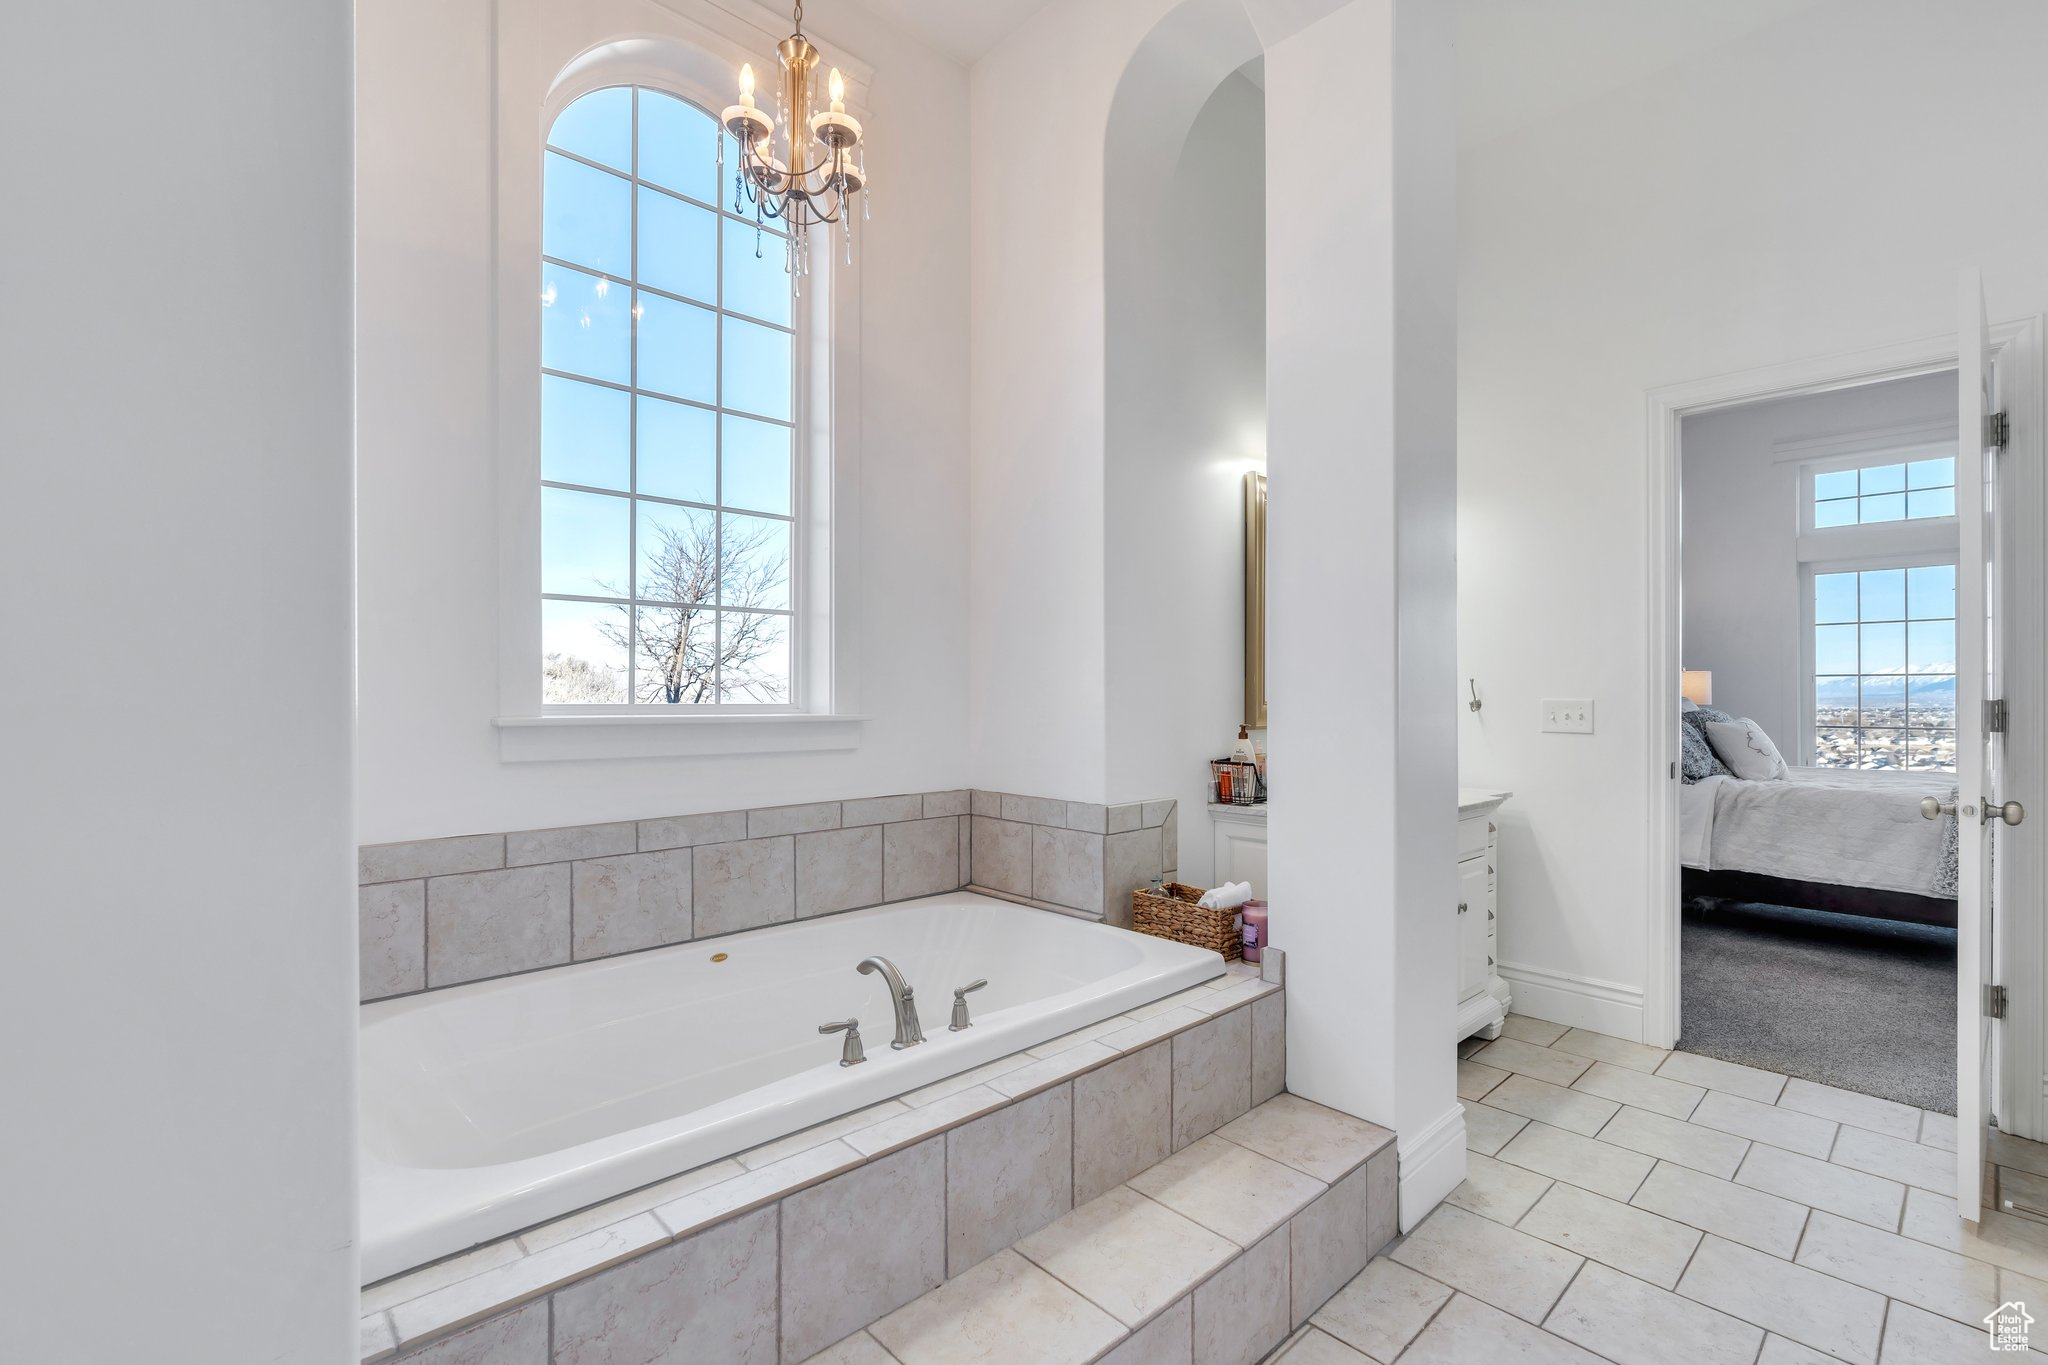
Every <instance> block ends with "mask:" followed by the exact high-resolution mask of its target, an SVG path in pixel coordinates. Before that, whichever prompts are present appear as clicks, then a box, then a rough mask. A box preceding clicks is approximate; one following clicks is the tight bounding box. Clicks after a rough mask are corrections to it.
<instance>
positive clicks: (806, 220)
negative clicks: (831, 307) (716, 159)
mask: <svg viewBox="0 0 2048 1365" xmlns="http://www.w3.org/2000/svg"><path fill="white" fill-rule="evenodd" d="M775 50H776V53H777V55H778V57H779V59H780V60H781V63H782V83H781V85H780V86H778V87H777V89H776V92H775V106H776V107H775V114H776V116H775V117H774V118H772V119H771V118H770V117H769V116H768V114H767V112H766V111H765V110H763V109H761V108H760V107H758V106H757V105H756V104H755V103H754V68H753V67H752V66H751V65H747V66H742V67H741V68H740V102H739V103H738V104H735V105H731V106H729V107H728V108H727V109H726V111H725V115H724V119H723V122H724V123H725V130H726V131H727V132H728V133H731V134H732V136H733V139H734V140H735V141H736V142H738V143H739V147H740V154H739V155H740V164H739V166H738V167H737V168H736V170H735V173H734V175H733V200H732V207H733V212H734V213H742V214H743V213H745V212H746V208H745V205H752V206H753V211H754V221H755V222H757V223H766V222H768V221H769V220H771V219H772V220H779V221H780V222H781V224H782V225H783V228H784V229H785V230H786V231H787V232H788V233H789V247H788V253H789V254H788V260H787V268H788V270H789V273H790V275H791V276H792V277H793V278H794V279H796V280H797V281H798V282H799V283H798V287H799V288H801V280H802V277H803V276H805V275H808V274H809V273H810V270H811V254H810V250H811V248H810V230H811V228H812V227H814V226H820V225H822V226H824V227H826V228H828V229H829V228H831V227H833V226H834V225H836V226H837V227H838V228H839V232H840V236H841V238H842V239H843V240H844V242H845V249H846V260H847V263H848V264H851V263H852V261H853V200H854V196H855V195H858V194H860V192H861V191H862V190H863V189H864V188H866V186H867V172H866V170H865V169H864V168H863V165H862V161H863V154H862V151H861V141H860V122H859V120H857V119H855V118H854V117H853V116H852V115H851V114H848V113H847V112H846V81H845V78H844V77H842V76H841V75H840V74H839V68H838V67H836V66H835V67H833V68H832V74H831V76H830V77H829V78H828V82H827V84H828V93H829V94H830V96H831V107H830V108H828V109H825V110H823V111H822V112H819V113H812V112H811V110H812V108H813V100H812V91H811V73H812V72H813V71H814V70H815V69H816V67H817V65H818V55H819V54H818V49H817V48H815V47H813V46H811V41H810V39H808V38H806V37H804V7H803V0H797V6H796V32H795V33H792V34H791V35H790V36H789V37H787V38H785V39H783V40H782V42H781V43H779V44H778V45H777V46H776V49H775ZM778 128H779V130H780V132H781V138H780V139H779V141H780V146H778V145H777V142H778V139H777V137H776V133H777V131H778ZM861 216H862V217H863V218H865V217H866V216H867V200H866V199H865V198H863V199H862V200H861ZM758 249H759V248H758V245H757V247H756V250H757V251H758Z"/></svg>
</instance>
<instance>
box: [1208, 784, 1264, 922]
mask: <svg viewBox="0 0 2048 1365" xmlns="http://www.w3.org/2000/svg"><path fill="white" fill-rule="evenodd" d="M1209 831H1210V832H1209V838H1210V849H1211V851H1212V852H1213V853H1214V854H1215V855H1216V876H1215V879H1214V884H1215V885H1217V886H1221V885H1223V883H1225V882H1250V883H1251V884H1252V894H1253V895H1254V896H1257V897H1259V898H1260V899H1262V900H1263V899H1264V898H1265V895H1266V807H1265V806H1264V805H1263V804H1260V805H1256V806H1221V805H1218V804H1216V803H1215V802H1214V801H1211V802H1210V803H1209Z"/></svg>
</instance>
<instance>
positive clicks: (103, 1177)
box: [0, 0, 356, 1362]
mask: <svg viewBox="0 0 2048 1365" xmlns="http://www.w3.org/2000/svg"><path fill="white" fill-rule="evenodd" d="M6 30H7V38H6V42H5V44H4V45H0V111H4V113H5V116H6V122H7V124H8V126H9V127H11V128H14V129H16V130H18V132H19V133H20V135H18V136H14V137H10V138H9V139H8V140H7V143H6V150H5V151H4V152H0V183H5V185H6V186H7V197H8V211H7V229H6V238H7V252H8V257H9V260H10V262H11V263H12V267H13V268H11V269H10V271H9V273H8V282H7V310H6V316H5V320H4V322H0V468H4V471H5V475H6V480H7V494H6V496H5V497H0V579H4V581H5V582H6V583H7V585H8V592H7V594H6V598H5V604H4V606H0V639H4V640H5V642H6V644H5V650H6V653H7V656H8V659H9V661H10V664H11V666H10V667H8V668H6V669H5V670H0V678H4V681H0V707H4V708H5V711H6V713H7V714H8V716H9V717H10V718H11V724H10V725H9V727H8V728H9V735H8V742H7V758H6V765H5V768H6V775H5V779H4V787H0V790H4V792H5V798H6V799H5V805H6V818H5V819H4V820H0V851H4V855H5V857H6V861H7V867H8V884H7V893H6V919H7V925H8V942H7V951H6V954H5V963H6V967H5V969H4V980H0V1025H4V1028H5V1036H6V1038H7V1045H6V1048H5V1052H4V1056H5V1061H4V1062H0V1095H4V1096H5V1099H4V1105H5V1109H6V1113H7V1121H6V1122H5V1123H4V1124H0V1170H4V1171H6V1172H7V1175H8V1185H9V1191H8V1216H7V1218H6V1220H5V1224H4V1230H0V1274H4V1276H5V1278H6V1284H7V1289H6V1300H7V1303H8V1305H9V1311H8V1313H7V1324H6V1328H5V1345H4V1346H0V1355H5V1356H6V1357H7V1358H8V1359H10V1360H22V1361H32V1360H33V1361H59V1360H62V1361H92V1362H99V1361H163V1362H180V1361H195V1362H196V1361H202V1360H204V1361H213V1360H219V1359H222V1358H223V1355H224V1353H225V1354H227V1355H232V1356H233V1357H234V1358H235V1359H237V1360H248V1361H293V1362H298V1361H339V1360H343V1359H352V1358H353V1356H352V1355H351V1354H350V1353H351V1352H352V1351H353V1349H354V1343H355V1336H356V1332H355V1324H356V1279H355V1255H354V1250H353V1244H354V1236H355V1215H354V1158H355V1084H354V1072H355V1032H356V1024H355V1016H356V1009H355V975H356V968H355V927H354V926H355V897H354V894H353V890H352V884H353V881H354V877H353V861H354V860H353V855H352V849H351V843H352V839H351V837H350V830H349V818H350V817H349V729H350V712H349V707H350V697H349V677H350V640H349V635H350V581H349V580H350V573H349V554H350V545H349V537H350V528H349V516H350V514H349V471H350V432H349V301H348V290H349V236H348V232H349V160H350V157H349V98H350V96H349V49H350V34H349V6H348V5H347V4H345V3H339V0H327V2H326V3H311V4H298V5H289V6H278V5H275V4H269V3H257V2H256V0H193V3H190V4H181V5H176V6H165V5H155V4H116V5H112V6H107V5H94V6H78V5H42V6H27V7H20V6H17V7H14V8H13V9H11V10H10V12H9V16H8V22H7V24H6ZM228 1343H232V1345H229V1344H228Z"/></svg>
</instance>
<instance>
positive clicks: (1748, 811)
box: [1678, 768, 1956, 927]
mask: <svg viewBox="0 0 2048 1365" xmlns="http://www.w3.org/2000/svg"><path fill="white" fill-rule="evenodd" d="M1954 788H1955V777H1954V775H1953V774H1949V773H1939V772H1936V773H1914V772H1887V771H1866V770H1860V769H1848V768H1793V769H1790V770H1789V772H1788V773H1787V775H1786V776H1785V777H1783V778H1781V779H1778V780H1776V781H1770V782H1746V781H1743V780H1741V779H1739V778H1735V777H1726V776H1711V777H1704V778H1701V779H1700V780H1699V781H1697V782H1692V783H1688V784H1686V785H1685V786H1683V787H1681V788H1680V789H1679V801H1678V810H1679V863H1680V865H1681V868H1682V872H1681V874H1680V886H1681V889H1682V890H1683V892H1684V894H1685V895H1687V896H1689V897H1690V896H1712V897H1716V898H1718V899H1722V900H1737V901H1754V902H1757V903H1760V904H1764V905H1789V906H1795V907H1798V908H1800V909H1807V910H1827V911H1833V912H1835V913H1837V914H1848V915H1863V916H1866V917H1868V918H1872V919H1888V920H1903V921H1907V922H1909V923H1914V924H1936V925H1946V926H1950V927H1953V926H1954V925H1955V922H1956V902H1955V882H1954V875H1955V874H1954V869H1955V862H1954V845H1953V838H1954V829H1955V822H1954V819H1953V817H1950V818H1948V819H1943V820H1929V819H1927V818H1926V817H1924V816H1922V815H1921V814H1920V802H1921V799H1922V798H1924V797H1928V796H1933V797H1936V798H1939V799H1940V800H1943V801H1947V800H1949V799H1951V793H1952V792H1953V790H1954Z"/></svg>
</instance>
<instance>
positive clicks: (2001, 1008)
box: [1984, 986, 2005, 1019]
mask: <svg viewBox="0 0 2048 1365" xmlns="http://www.w3.org/2000/svg"><path fill="white" fill-rule="evenodd" d="M1984 1017H1985V1018H1986V1019H2003V1018H2005V987H2003V986H1986V987H1985V988H1984Z"/></svg>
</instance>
